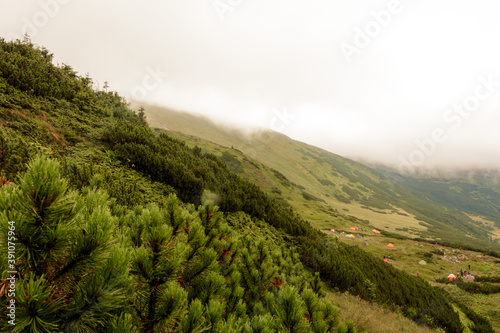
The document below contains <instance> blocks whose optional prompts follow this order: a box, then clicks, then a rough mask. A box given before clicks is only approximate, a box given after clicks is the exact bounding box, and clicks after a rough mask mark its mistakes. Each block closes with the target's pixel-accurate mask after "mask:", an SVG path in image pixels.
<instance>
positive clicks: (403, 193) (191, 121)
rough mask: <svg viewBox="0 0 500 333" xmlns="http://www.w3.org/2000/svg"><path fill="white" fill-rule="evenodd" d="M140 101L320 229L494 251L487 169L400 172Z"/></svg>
mask: <svg viewBox="0 0 500 333" xmlns="http://www.w3.org/2000/svg"><path fill="white" fill-rule="evenodd" d="M145 106H146V116H147V120H148V122H149V123H150V124H151V126H153V127H156V128H159V129H163V130H166V131H168V132H169V134H170V135H172V136H174V137H177V138H180V139H182V140H185V141H186V142H189V143H190V144H191V145H193V146H194V145H197V146H199V147H201V148H203V149H204V150H206V151H209V152H213V153H215V154H217V155H218V156H220V158H222V159H223V160H224V161H226V163H227V165H228V167H230V168H231V169H232V170H233V171H235V172H237V173H240V174H241V175H243V176H244V177H245V178H247V179H251V180H252V181H254V182H256V183H257V184H258V185H259V186H261V187H262V188H263V189H265V190H266V191H267V192H268V193H269V194H271V195H273V196H274V197H275V198H276V199H278V200H280V201H281V202H284V203H286V204H289V205H291V206H292V207H293V208H295V209H296V210H297V211H298V212H299V213H300V214H301V216H303V217H304V218H305V219H307V220H308V221H310V222H311V223H312V224H313V225H314V226H316V227H318V228H320V229H330V228H346V227H348V226H351V225H354V224H358V225H360V226H362V227H366V228H378V229H381V230H385V231H389V232H393V233H397V234H401V235H405V236H409V237H412V238H420V237H422V238H426V239H429V240H434V241H440V242H446V243H450V244H461V245H465V246H471V247H478V248H484V249H491V250H497V251H498V250H499V249H500V244H499V243H498V239H499V238H500V185H498V183H496V182H495V181H488V175H486V174H480V173H479V174H478V173H476V175H475V177H472V178H470V177H465V175H462V176H461V177H458V178H449V179H443V178H431V177H423V176H418V177H417V176H402V175H399V174H397V173H393V172H389V171H386V170H382V169H373V168H370V167H368V166H365V165H363V164H361V163H358V162H355V161H353V160H350V159H347V158H343V157H341V156H339V155H336V154H333V153H330V152H328V151H325V150H323V149H320V148H317V147H314V146H311V145H308V144H305V143H303V142H299V141H295V140H292V139H290V138H289V137H287V136H285V135H283V134H281V133H277V132H273V131H270V130H261V131H256V132H253V133H252V134H248V135H247V134H244V133H242V132H241V131H238V130H236V129H234V128H230V127H227V126H219V125H217V124H216V123H214V122H213V121H211V120H210V119H208V118H205V117H201V116H195V115H191V114H189V113H184V112H178V111H174V110H169V109H166V108H162V107H158V106H153V105H145ZM489 177H494V175H493V176H491V175H490V176H489ZM493 180H494V178H493Z"/></svg>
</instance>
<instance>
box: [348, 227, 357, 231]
mask: <svg viewBox="0 0 500 333" xmlns="http://www.w3.org/2000/svg"><path fill="white" fill-rule="evenodd" d="M349 230H353V231H355V230H358V227H351V228H349Z"/></svg>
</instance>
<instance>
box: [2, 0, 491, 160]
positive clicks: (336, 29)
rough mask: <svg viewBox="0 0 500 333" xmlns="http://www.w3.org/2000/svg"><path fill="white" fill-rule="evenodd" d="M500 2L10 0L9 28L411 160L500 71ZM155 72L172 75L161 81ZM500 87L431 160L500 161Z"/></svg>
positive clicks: (353, 150)
mask: <svg viewBox="0 0 500 333" xmlns="http://www.w3.org/2000/svg"><path fill="white" fill-rule="evenodd" d="M221 3H223V4H225V5H226V7H224V5H222V7H221V8H223V15H222V18H221V11H220V10H219V11H218V10H217V9H216V6H215V5H219V6H221ZM227 6H229V7H227ZM390 6H397V8H398V10H397V11H393V12H391V11H390V8H391V7H390ZM499 7H500V5H499V4H497V3H496V2H494V1H493V0H491V1H482V2H481V3H478V4H471V3H470V2H468V1H465V0H462V1H451V0H446V1H441V2H439V3H431V2H424V1H421V2H415V1H409V0H404V1H403V0H401V1H396V0H391V1H389V2H387V1H368V0H364V1H357V2H352V3H340V2H332V1H327V0H318V1H314V2H310V1H305V0H286V1H285V0H274V1H264V0H252V1H248V0H240V1H228V0H221V1H218V2H215V1H212V0H207V1H197V0H183V1H163V2H159V1H153V0H146V1H142V2H137V1H131V0H121V1H118V0H110V1H106V2H102V1H101V2H98V1H97V0H87V1H76V0H39V1H37V2H35V1H33V2H29V3H28V2H22V1H18V2H8V3H7V2H5V1H4V2H3V4H2V9H4V10H2V11H1V13H0V34H1V35H2V36H5V37H8V36H11V35H13V34H17V35H22V33H23V32H24V31H23V28H26V27H27V26H28V25H29V24H30V23H31V24H32V25H34V26H35V28H36V34H35V35H34V36H33V41H34V42H35V43H38V44H40V45H44V46H46V47H47V48H48V49H49V50H50V51H52V52H53V53H55V56H56V59H57V61H58V62H64V63H68V64H70V65H72V66H73V67H74V68H75V69H76V70H78V71H79V72H80V73H82V74H85V73H87V72H88V73H89V74H90V75H91V76H92V77H93V78H95V79H96V81H97V82H98V83H99V84H101V86H102V84H103V83H104V81H108V82H109V84H110V86H111V89H113V90H117V91H118V92H120V93H121V94H122V95H125V96H131V95H133V92H134V91H136V92H137V91H139V90H140V89H144V91H145V92H146V93H142V95H141V96H142V97H143V98H144V100H145V101H148V102H152V103H157V104H163V105H165V106H168V107H172V108H176V109H183V110H186V111H191V112H195V113H198V114H205V115H209V116H210V117H212V118H214V119H216V120H219V121H224V122H225V123H233V124H237V125H239V126H240V127H241V126H242V125H244V126H256V127H257V126H260V127H268V128H270V126H271V123H272V119H273V112H274V111H273V110H282V109H284V108H286V109H287V110H289V111H290V112H293V113H294V114H295V115H296V118H295V119H294V120H293V121H291V122H290V123H289V124H288V125H287V126H286V127H280V129H281V131H282V132H283V133H285V134H287V135H289V136H291V137H293V138H296V139H299V140H302V141H306V142H308V143H311V144H314V145H317V146H320V147H322V148H325V149H328V150H330V151H333V152H335V153H339V154H341V155H344V156H350V157H362V158H366V159H371V160H376V161H380V162H385V163H392V164H398V163H400V157H401V156H403V157H405V158H409V156H410V154H411V153H412V152H413V151H414V150H415V149H416V147H417V146H416V143H415V142H416V141H419V140H420V141H421V140H425V139H426V138H429V137H430V136H432V133H433V131H434V130H435V129H436V128H440V127H446V126H447V125H449V124H448V123H446V121H444V120H443V115H444V114H445V113H446V112H447V110H448V109H449V108H453V106H454V105H455V104H456V103H462V102H463V101H464V99H465V98H467V96H469V95H470V94H473V93H474V89H475V87H476V86H477V84H478V77H480V76H488V75H492V76H493V77H494V78H495V80H499V81H500V68H499V67H500V65H499V63H498V59H500V46H499V45H498V43H496V42H495V41H496V39H497V36H498V33H499V32H500V22H499V21H498V20H497V18H496V17H495V13H497V12H498V9H500V8H499ZM47 8H49V9H47ZM228 8H229V9H228ZM394 8H396V7H394ZM56 9H57V10H56ZM44 13H45V16H46V17H47V18H48V19H47V20H46V22H42V20H41V19H40V18H41V17H42V16H43V15H44ZM387 13H391V16H390V18H389V17H388V16H387ZM37 15H38V16H37ZM384 15H386V16H384ZM37 17H38V19H37ZM384 17H385V19H384ZM42 23H43V24H42ZM31 30H33V29H31ZM362 35H365V36H364V37H363V36H362ZM356 41H357V42H358V44H357V45H358V46H360V44H359V42H360V41H362V42H364V43H365V44H366V45H365V44H363V47H358V49H359V50H358V51H359V52H357V53H355V54H353V55H352V59H351V61H350V62H348V61H346V57H345V54H344V53H343V52H342V49H341V45H343V44H342V43H349V44H352V45H356ZM151 70H153V71H157V72H161V73H168V77H167V76H164V77H162V80H156V81H155V79H154V76H151ZM148 75H149V76H148ZM134 89H135V90H134ZM138 89H139V90H138ZM144 91H142V90H141V92H144ZM499 96H500V90H499V91H498V92H495V94H493V95H492V96H491V97H490V98H488V99H487V100H485V101H481V104H480V105H479V106H478V108H477V109H476V110H475V111H474V112H473V113H471V115H470V117H468V118H464V119H463V121H462V123H461V125H460V127H459V128H458V129H456V130H455V129H449V128H448V127H446V128H444V129H445V130H446V134H447V135H448V139H447V140H446V142H444V143H442V144H440V145H439V147H436V149H435V151H434V152H433V154H432V156H427V157H426V159H425V162H424V163H425V165H440V166H461V165H462V166H464V167H475V166H478V167H479V166H484V167H497V168H498V167H499V166H500V154H499V145H498V143H500V134H499V131H498V130H497V128H496V127H497V126H496V124H498V123H499V120H500V116H499V114H500V113H499V112H498V110H499V106H500V97H499ZM417 148H418V147H417Z"/></svg>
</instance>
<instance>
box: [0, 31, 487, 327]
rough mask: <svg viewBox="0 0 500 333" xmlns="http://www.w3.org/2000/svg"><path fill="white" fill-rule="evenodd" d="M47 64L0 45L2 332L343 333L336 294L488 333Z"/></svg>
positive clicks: (446, 298)
mask: <svg viewBox="0 0 500 333" xmlns="http://www.w3.org/2000/svg"><path fill="white" fill-rule="evenodd" d="M52 59H53V56H52V55H51V54H50V53H49V52H48V51H47V50H45V49H43V48H38V47H36V46H34V45H33V44H32V43H31V42H30V41H29V39H25V40H24V41H22V42H21V41H16V42H6V41H4V40H3V39H0V124H1V127H0V150H1V155H0V180H1V182H0V233H1V235H2V237H1V238H0V249H1V251H2V254H3V256H4V258H6V259H5V260H1V261H0V271H1V274H2V276H1V278H2V283H1V287H0V302H1V303H2V305H3V307H2V308H3V310H2V314H1V316H0V329H1V330H3V331H12V332H165V331H166V332H334V331H337V332H355V331H356V329H360V330H362V329H363V327H362V326H360V325H359V324H358V323H353V322H352V320H351V318H349V315H347V317H346V316H345V315H344V316H343V317H342V318H343V320H342V322H340V320H339V315H338V312H339V311H342V309H337V308H335V307H334V306H333V302H334V301H333V300H332V297H333V296H332V292H349V293H350V294H352V295H357V296H359V297H360V298H362V299H363V300H364V301H367V302H372V303H377V304H379V305H382V306H384V307H387V308H389V309H392V310H394V311H395V312H398V313H401V314H403V315H405V316H406V317H407V318H410V319H411V320H413V321H414V322H416V323H418V324H420V325H426V326H428V327H432V328H441V329H443V330H445V331H447V332H463V331H464V330H471V331H473V332H490V331H492V326H491V324H490V322H489V321H488V320H487V318H485V317H483V316H481V315H478V314H477V313H476V312H474V311H473V310H471V308H470V307H468V306H466V305H464V304H463V303H462V302H461V301H459V300H457V299H455V298H454V297H453V296H452V295H451V294H450V293H447V292H444V291H442V289H440V288H436V287H433V286H431V285H430V284H429V283H428V282H426V281H425V280H424V279H421V278H418V277H415V276H413V275H410V274H408V273H405V272H404V271H401V270H398V269H397V268H395V267H393V266H392V265H387V264H386V263H384V262H383V261H382V260H381V259H380V258H378V257H375V256H372V255H370V254H369V253H367V252H366V251H364V250H362V249H361V248H359V247H357V246H350V245H347V244H345V243H343V242H339V241H335V239H334V238H332V237H329V236H328V235H325V234H324V233H323V232H321V231H319V230H318V229H316V228H314V227H313V226H311V224H310V223H309V222H308V221H307V220H305V219H304V218H302V217H301V216H299V215H298V214H297V213H296V210H294V209H293V208H292V207H290V206H287V205H286V204H285V203H286V202H287V199H285V200H283V199H282V198H280V197H278V196H276V197H275V196H273V195H269V194H267V193H266V192H265V191H263V190H262V189H261V188H260V187H259V186H257V185H256V184H254V183H253V182H251V181H249V180H248V179H246V178H245V177H241V176H240V174H242V173H244V172H245V171H244V170H243V171H242V170H239V169H238V163H237V162H236V161H235V160H234V159H233V158H232V157H230V156H229V155H226V157H223V158H224V160H223V159H220V158H219V157H217V156H216V155H215V154H211V153H207V152H205V151H203V150H202V149H200V148H198V147H190V146H189V145H188V144H186V143H185V142H183V141H180V140H177V139H175V138H173V137H172V136H170V135H168V134H165V133H163V132H161V131H155V130H153V129H151V128H150V127H149V126H148V124H147V123H146V120H145V117H144V112H143V111H142V110H139V111H137V112H134V111H133V110H131V109H130V108H129V107H128V106H127V104H126V103H124V101H123V99H122V98H121V97H120V96H119V95H118V94H116V93H114V92H107V91H101V90H97V89H95V88H94V87H93V83H92V79H91V78H89V77H81V76H79V75H78V74H77V73H75V72H74V71H73V70H72V69H71V67H70V66H68V65H61V66H55V65H54V64H53V63H52ZM158 132H159V133H158ZM229 149H231V148H229ZM303 149H306V146H304V148H303ZM307 149H308V150H307V151H308V152H310V154H311V155H312V156H315V157H317V156H318V155H317V154H320V153H321V151H315V150H314V149H315V148H307ZM301 154H302V153H301ZM235 156H236V155H235ZM312 156H311V159H314V158H313V157H312ZM319 156H321V155H319ZM323 157H324V159H325V162H324V163H326V164H328V163H330V166H331V164H332V163H333V158H332V157H329V156H323ZM330 158H331V159H332V160H329V159H330ZM238 159H239V158H238ZM276 161H278V160H276ZM328 161H330V162H328ZM231 162H233V164H231ZM245 162H246V163H249V164H252V163H253V165H254V167H255V168H260V165H259V164H257V162H254V161H252V160H250V159H247V161H245ZM277 163H278V162H277ZM350 163H351V162H350ZM352 163H353V166H356V167H357V164H355V163H354V162H352ZM316 164H320V163H319V161H317V163H316ZM321 164H323V163H321ZM332 168H333V166H332ZM231 169H233V170H234V171H232V170H231ZM270 170H271V171H267V169H266V171H263V174H267V173H269V172H271V173H272V175H273V177H274V178H277V179H280V181H281V182H282V183H283V184H285V185H283V186H284V187H290V188H291V189H293V191H299V190H300V191H299V192H298V193H300V196H302V198H304V199H305V200H307V202H310V203H314V204H324V203H323V201H321V200H325V199H324V198H322V197H321V193H320V192H319V191H317V190H316V191H314V190H313V188H308V187H305V185H306V184H305V183H304V184H303V185H301V184H300V182H299V180H300V179H295V178H290V179H289V178H288V176H286V175H285V174H284V172H280V171H277V169H275V170H272V169H270ZM335 170H336V171H334V170H333V169H330V173H331V174H332V175H333V172H336V173H337V176H335V177H338V178H344V177H346V176H345V175H346V174H350V175H351V177H352V180H354V179H355V178H354V177H357V178H356V179H358V180H364V178H363V177H365V176H366V177H369V178H370V177H375V176H372V175H371V174H369V173H370V172H371V171H370V170H369V169H368V168H364V167H359V169H357V172H354V171H351V170H350V169H348V168H347V167H344V168H343V169H342V167H340V166H339V167H335ZM321 176H326V175H321ZM316 177H318V175H317V174H315V173H313V174H312V175H311V176H308V177H306V178H304V180H307V179H317V178H316ZM376 177H380V176H376ZM320 179H326V180H328V179H327V178H320ZM370 179H371V180H372V181H373V183H375V184H378V182H380V181H382V178H370ZM332 183H333V182H332ZM360 184H361V183H360ZM299 186H302V187H304V188H303V189H301V188H300V187H299ZM324 186H325V187H326V188H328V187H332V188H334V187H335V186H337V185H335V183H334V185H331V184H330V183H328V182H326V181H325V185H324ZM351 186H353V187H356V188H359V190H362V188H361V187H362V186H364V185H358V184H352V185H351ZM370 186H372V187H370V188H366V189H363V191H364V193H372V192H373V193H372V194H373V197H375V195H376V194H377V193H378V192H376V191H375V190H374V189H375V188H377V186H375V185H372V184H371V185H370ZM279 190H280V189H279V188H277V191H279ZM290 191H292V190H290ZM370 191H372V192H370ZM380 191H382V189H381V190H380ZM382 192H383V191H382ZM382 192H381V193H382ZM294 193H295V192H294ZM342 193H346V190H342ZM275 194H277V193H275ZM332 195H333V192H332ZM280 196H281V195H280ZM366 200H368V201H369V200H372V201H373V200H375V199H373V198H372V197H370V196H367V197H366ZM325 201H326V200H325ZM361 201H363V199H360V205H361V204H365V203H364V202H361ZM370 202H371V201H370ZM368 203H369V202H366V204H368ZM325 207H326V206H325ZM371 207H374V206H371ZM311 209H312V208H311ZM379 209H383V208H379ZM327 211H328V212H330V213H331V216H332V217H334V216H335V215H336V214H338V213H337V212H335V210H334V209H333V208H332V210H331V211H330V210H327ZM301 213H302V212H301ZM325 214H326V213H325ZM337 216H340V215H337ZM342 218H349V217H348V216H347V215H342ZM352 219H354V220H355V221H359V220H356V219H355V218H354V217H353V218H352ZM354 220H353V221H354ZM367 223H368V222H367ZM7 258H8V260H7ZM13 281H15V282H13ZM325 287H326V289H327V290H328V292H329V293H328V295H329V296H328V297H326V295H327V294H326V292H325ZM333 294H335V293H333ZM337 304H339V305H341V304H344V303H337ZM14 324H15V325H14ZM356 325H357V328H356ZM410 330H414V329H410Z"/></svg>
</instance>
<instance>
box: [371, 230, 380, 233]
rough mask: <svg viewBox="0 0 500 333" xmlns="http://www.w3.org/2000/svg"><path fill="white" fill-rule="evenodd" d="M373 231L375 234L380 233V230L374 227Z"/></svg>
mask: <svg viewBox="0 0 500 333" xmlns="http://www.w3.org/2000/svg"><path fill="white" fill-rule="evenodd" d="M372 232H373V233H374V234H380V231H378V230H376V229H373V230H372Z"/></svg>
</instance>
